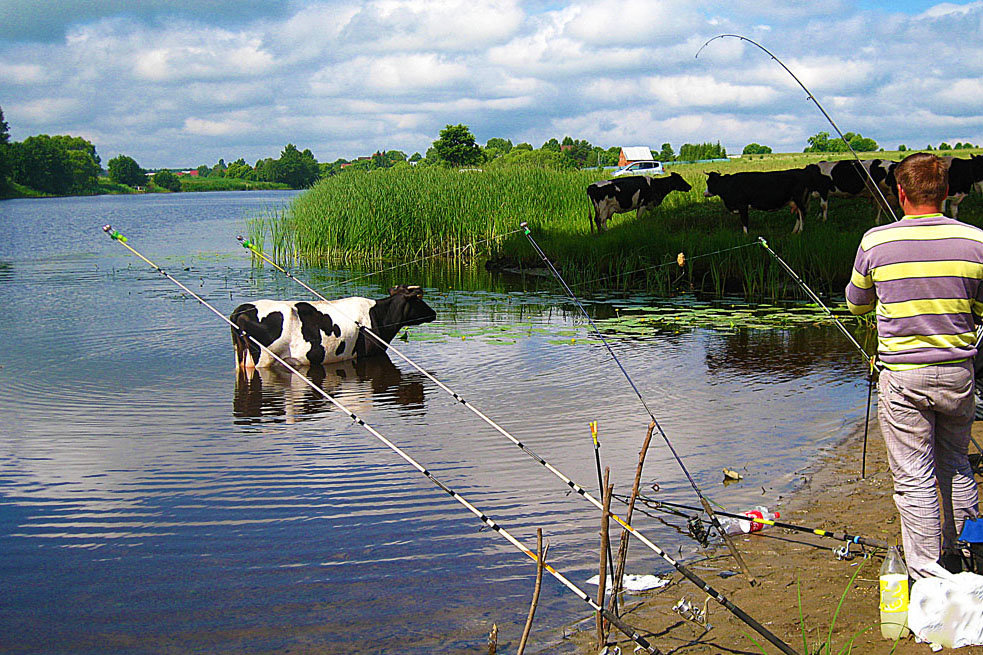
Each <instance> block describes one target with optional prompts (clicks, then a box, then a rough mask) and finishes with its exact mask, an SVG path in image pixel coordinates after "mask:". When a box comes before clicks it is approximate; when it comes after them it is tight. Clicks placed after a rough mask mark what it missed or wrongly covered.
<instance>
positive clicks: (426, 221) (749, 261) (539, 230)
mask: <svg viewBox="0 0 983 655" xmlns="http://www.w3.org/2000/svg"><path fill="white" fill-rule="evenodd" d="M818 159H820V156H817V155H787V156H775V157H771V158H767V159H754V160H747V161H746V160H743V159H742V160H736V161H728V162H716V163H714V164H688V165H679V166H673V167H672V168H671V169H670V170H673V171H676V172H678V173H680V174H681V175H682V176H683V177H684V178H685V179H686V180H687V181H688V182H689V183H690V184H691V185H692V186H693V188H692V190H690V191H688V192H686V193H679V192H675V193H672V194H670V195H669V196H668V197H667V198H666V199H665V201H664V202H663V203H662V205H661V206H659V207H658V208H657V209H655V210H652V211H649V212H647V213H646V214H645V215H644V216H642V218H641V219H640V220H636V218H635V213H634V212H631V213H628V214H618V215H615V217H613V218H612V220H611V221H610V222H609V224H608V225H609V229H608V230H607V231H606V232H604V233H602V234H600V235H598V234H591V231H590V218H589V217H590V215H591V213H592V209H591V207H590V203H589V201H588V198H587V194H586V187H587V185H589V184H590V183H592V182H595V181H597V180H600V179H605V178H606V172H604V171H594V170H589V171H551V170H542V169H535V168H494V167H489V168H487V169H485V170H484V171H458V170H455V169H445V168H438V167H426V168H423V167H421V168H407V167H402V168H397V169H389V170H377V171H373V172H353V173H344V174H341V175H336V176H333V177H331V178H328V179H325V180H322V181H321V182H319V183H318V184H317V185H315V186H314V187H313V188H312V189H310V190H309V191H307V192H306V193H304V194H301V195H300V196H298V197H297V198H296V199H295V200H294V201H293V203H292V205H291V206H290V208H289V209H288V210H287V211H286V212H282V213H273V214H269V215H267V216H265V217H263V218H262V219H260V220H257V221H254V222H253V223H252V224H251V226H250V238H251V239H253V240H257V241H262V242H264V243H268V244H269V247H270V248H272V252H273V253H274V254H275V256H277V257H279V258H284V257H288V258H294V257H297V258H299V259H300V260H302V261H304V262H305V263H310V264H318V265H322V264H332V265H357V266H359V267H362V268H366V269H372V268H376V269H378V268H385V267H386V266H388V265H391V264H394V263H399V262H407V261H412V260H417V259H422V258H426V257H430V256H434V255H440V260H442V261H443V262H444V263H445V264H446V263H447V262H449V261H455V262H456V265H458V266H465V267H470V268H471V269H472V270H474V269H476V268H477V267H480V266H481V265H483V264H484V262H485V261H487V260H492V261H493V262H498V263H500V264H503V265H507V266H508V267H510V268H520V269H524V270H526V269H537V268H539V269H541V268H542V267H543V263H542V262H541V261H539V259H538V258H537V257H536V256H535V254H534V252H533V250H532V248H531V247H530V246H529V243H528V241H527V239H526V238H525V236H524V235H523V234H522V233H521V232H516V231H517V230H518V229H519V225H520V223H522V222H527V223H528V225H529V228H530V230H531V231H532V234H533V236H534V238H535V239H536V240H537V241H538V242H539V244H540V245H541V246H542V247H543V249H544V251H545V252H546V253H547V254H548V256H549V257H550V259H551V260H552V261H553V263H554V264H556V265H557V266H558V268H559V269H560V270H561V272H562V274H563V275H564V277H565V278H566V279H567V281H568V282H570V283H571V284H572V285H574V286H577V287H580V288H586V289H590V288H605V289H613V290H639V289H646V290H650V291H655V292H659V293H671V292H673V291H676V290H679V289H680V288H687V289H695V290H698V291H704V292H710V293H714V294H723V293H740V294H743V295H745V296H746V297H749V298H767V299H771V300H779V299H790V298H803V297H804V294H802V292H801V290H799V288H798V287H797V285H796V284H795V283H794V282H793V281H792V280H791V279H790V278H789V276H788V275H787V274H786V273H785V272H784V271H783V270H781V268H780V267H779V266H778V265H777V264H775V263H774V262H773V261H771V260H770V257H769V256H768V255H767V253H766V252H764V250H763V249H762V248H760V247H757V246H756V245H753V244H754V243H755V242H756V237H757V236H758V235H761V236H764V237H765V238H766V239H767V240H768V242H769V244H770V245H771V247H772V248H773V249H774V250H775V251H776V252H777V253H778V254H779V255H780V256H781V257H782V258H783V259H785V260H786V261H787V262H788V263H789V265H790V266H791V267H792V268H793V269H795V270H796V271H797V272H798V273H799V275H801V276H802V278H803V279H804V280H806V281H807V282H808V283H809V284H810V286H812V288H813V289H814V290H815V291H817V292H818V293H820V294H830V295H834V296H838V295H841V294H842V293H843V287H844V286H845V285H846V283H847V281H848V279H849V275H850V271H851V269H852V265H853V259H854V256H855V254H856V248H857V245H858V243H859V241H860V237H861V236H862V235H863V233H864V231H866V230H867V229H869V228H870V227H872V226H873V224H874V223H873V218H874V215H875V213H876V212H875V209H874V208H873V206H872V205H871V204H870V203H869V202H868V201H865V200H849V199H832V200H831V202H830V211H829V213H830V219H829V221H828V222H825V223H824V222H822V221H821V220H820V219H819V217H818V216H817V211H818V203H814V204H813V206H812V208H811V211H809V212H808V213H807V216H806V220H805V231H804V233H803V234H797V235H793V234H791V229H792V226H793V225H794V222H795V220H794V217H793V215H792V214H791V213H790V212H789V211H788V210H787V209H786V210H779V211H774V212H758V211H752V212H751V217H750V233H749V234H748V235H745V234H744V233H743V232H742V230H741V227H740V220H739V218H738V217H737V216H736V215H733V214H730V213H729V212H727V211H726V209H725V208H724V207H723V205H722V203H721V202H720V200H719V199H717V198H712V199H706V198H704V197H703V192H704V190H705V189H706V182H705V180H706V177H705V175H704V174H703V173H704V171H708V170H719V171H721V172H724V173H731V172H737V171H740V170H756V169H765V170H767V169H775V168H787V167H795V166H802V165H804V164H806V163H809V162H810V161H817V160H818ZM981 205H983V203H981V202H980V200H979V199H978V198H976V197H971V198H968V199H966V200H965V201H964V202H963V203H962V205H961V206H960V218H961V219H963V220H967V221H968V222H971V223H979V222H981V220H983V206H981ZM469 244H472V246H473V247H468V246H469ZM749 244H751V245H749ZM745 245H749V247H746V248H741V249H736V250H728V249H732V248H735V247H737V246H745ZM718 251H725V252H719V253H718ZM680 252H682V253H684V254H685V255H686V257H687V263H686V264H685V266H684V267H683V268H680V267H678V266H677V265H676V264H675V261H676V255H677V254H678V253H680ZM712 253H718V254H712ZM431 264H432V262H431Z"/></svg>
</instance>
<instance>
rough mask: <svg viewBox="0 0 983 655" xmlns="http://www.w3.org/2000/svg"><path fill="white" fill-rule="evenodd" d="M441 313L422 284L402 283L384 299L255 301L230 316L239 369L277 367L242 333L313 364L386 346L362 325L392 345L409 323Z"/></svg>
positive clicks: (287, 357)
mask: <svg viewBox="0 0 983 655" xmlns="http://www.w3.org/2000/svg"><path fill="white" fill-rule="evenodd" d="M436 317H437V314H436V312H434V310H433V309H432V308H431V307H430V306H429V305H427V303H425V302H423V290H422V289H421V288H420V287H416V286H413V287H410V286H406V285H400V286H398V287H393V288H392V289H390V290H389V296H388V297H387V298H383V299H382V300H371V299H369V298H359V297H353V298H341V299H339V300H331V301H327V302H325V301H318V302H314V301H312V302H307V301H281V300H255V301H253V302H249V303H245V304H242V305H239V306H238V307H236V308H235V311H233V312H232V316H230V317H229V318H230V320H231V321H232V322H233V323H235V324H236V326H237V327H238V329H236V328H232V343H233V344H234V345H235V349H236V369H237V370H239V369H242V368H244V369H246V370H249V369H251V368H254V367H260V368H262V367H266V366H272V365H273V364H274V362H275V361H276V360H275V359H273V358H272V357H271V356H270V354H269V353H268V352H266V351H265V350H262V349H261V348H260V347H259V346H257V345H256V344H255V343H254V342H252V341H251V340H249V339H246V338H244V337H243V336H241V334H240V333H239V331H240V330H242V331H245V333H246V334H248V335H249V336H250V337H252V338H253V339H256V341H259V342H260V343H261V344H263V345H264V346H266V347H267V348H269V349H270V350H271V351H272V352H274V353H275V354H276V355H277V356H278V357H280V358H282V359H283V360H284V361H286V362H287V363H288V364H291V365H292V366H311V365H321V364H328V363H331V362H338V361H342V360H345V359H354V358H357V357H367V356H371V355H374V354H377V353H380V352H384V351H385V350H386V346H382V345H380V344H379V343H378V341H376V339H374V338H373V337H371V336H369V335H366V334H364V333H363V331H362V330H361V329H359V325H361V326H364V327H366V328H368V329H370V330H372V332H374V333H375V334H377V335H379V336H380V337H381V338H382V339H383V340H384V341H385V342H386V344H388V343H389V342H390V341H392V340H393V337H395V336H396V334H397V333H398V332H399V331H400V330H401V329H402V328H403V327H404V326H408V325H420V324H422V323H429V322H430V321H432V320H434V319H435V318H436Z"/></svg>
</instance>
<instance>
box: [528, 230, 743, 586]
mask: <svg viewBox="0 0 983 655" xmlns="http://www.w3.org/2000/svg"><path fill="white" fill-rule="evenodd" d="M522 226H523V227H524V228H525V231H526V238H527V239H529V243H530V244H532V247H533V249H535V250H536V252H537V253H539V256H540V257H541V258H542V260H543V261H544V262H545V263H546V266H547V268H549V270H550V272H552V273H553V276H554V277H555V278H556V279H557V281H558V282H559V283H560V285H561V286H562V287H563V288H564V289H565V290H566V292H567V295H569V296H570V298H571V299H572V300H573V302H574V304H575V305H577V307H578V308H579V309H580V311H581V313H582V314H583V315H584V317H585V318H586V319H587V322H588V323H589V324H590V326H591V329H593V330H594V333H595V334H596V335H597V336H598V338H600V340H601V343H603V344H604V347H605V348H606V349H607V351H608V354H610V355H611V358H612V359H613V360H614V362H615V364H617V365H618V368H619V369H621V373H622V374H623V375H624V376H625V379H626V380H628V384H629V385H630V386H631V388H632V389H633V390H634V391H635V395H636V396H637V397H638V400H639V401H640V402H641V403H642V407H644V408H645V411H646V412H647V413H648V415H649V417H650V418H651V419H652V423H654V424H655V427H656V428H658V430H659V434H660V435H662V440H663V441H665V442H666V445H667V446H668V447H669V450H670V452H672V456H673V457H674V458H675V459H676V462H677V463H678V464H679V467H680V468H681V469H682V471H683V473H684V474H686V478H687V479H688V480H689V483H690V486H692V487H693V491H695V492H696V495H697V496H699V498H700V503H701V504H702V505H703V508H704V509H705V510H706V513H707V515H708V516H709V517H710V521H711V523H712V524H713V527H714V528H715V529H716V530H717V532H718V533H719V534H720V536H721V537H722V538H723V540H724V543H726V544H727V548H728V549H729V550H730V552H731V554H732V555H733V556H734V559H735V560H736V561H737V563H738V564H739V565H740V567H741V570H742V571H744V575H746V576H747V578H748V582H749V583H750V584H751V586H754V585H755V584H756V581H755V579H754V576H753V575H751V571H750V569H748V566H747V564H746V563H745V562H744V557H742V556H741V553H740V551H738V550H737V547H736V546H735V545H734V543H733V541H732V540H731V538H730V535H728V534H727V532H726V531H725V530H724V529H723V527H722V526H721V525H720V521H718V520H717V517H716V515H715V514H714V513H713V508H712V507H710V503H709V502H708V501H707V499H706V496H704V495H703V492H702V491H700V487H699V486H698V485H697V484H696V480H694V479H693V476H692V475H690V472H689V469H687V468H686V465H685V464H683V460H682V458H681V457H680V456H679V453H677V452H676V449H675V447H673V445H672V442H671V441H669V436H668V435H667V434H666V433H665V430H663V429H662V426H661V425H660V424H659V421H658V419H656V418H655V414H653V413H652V410H650V409H649V406H648V403H646V402H645V398H644V397H643V396H642V393H641V392H640V391H639V390H638V387H637V386H636V385H635V381H634V380H632V378H631V376H630V375H628V371H626V370H625V367H624V366H623V365H622V363H621V360H620V359H618V356H617V355H616V354H615V352H614V349H613V348H611V344H610V343H608V340H607V339H606V338H605V337H604V335H603V334H601V331H600V330H599V329H598V328H597V325H596V324H595V323H594V319H592V318H591V316H590V314H589V313H588V312H587V309H586V308H585V307H584V305H583V303H581V302H580V299H579V298H577V295H576V294H575V293H574V292H573V290H571V289H570V287H569V286H568V285H567V283H566V281H565V280H564V279H563V276H562V275H560V272H559V271H558V270H556V267H555V266H554V265H553V262H551V261H550V259H549V257H547V256H546V253H545V252H543V249H542V248H540V247H539V244H538V243H537V242H536V240H535V239H534V238H533V237H532V232H531V231H530V230H529V227H528V225H527V224H526V223H522Z"/></svg>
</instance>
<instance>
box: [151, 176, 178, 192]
mask: <svg viewBox="0 0 983 655" xmlns="http://www.w3.org/2000/svg"><path fill="white" fill-rule="evenodd" d="M154 186H155V187H157V188H159V189H167V190H168V191H180V190H181V180H179V179H178V177H177V175H175V174H174V173H172V172H170V171H160V172H159V173H155V174H154Z"/></svg>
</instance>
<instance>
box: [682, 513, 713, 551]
mask: <svg viewBox="0 0 983 655" xmlns="http://www.w3.org/2000/svg"><path fill="white" fill-rule="evenodd" d="M686 533H687V534H688V535H689V536H690V537H692V538H693V540H694V541H695V542H696V543H698V544H700V546H702V547H703V548H708V547H709V546H710V533H709V532H708V531H707V526H705V525H704V524H703V521H701V520H700V517H699V516H697V515H696V514H694V515H693V516H691V517H689V519H688V520H687V521H686Z"/></svg>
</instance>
